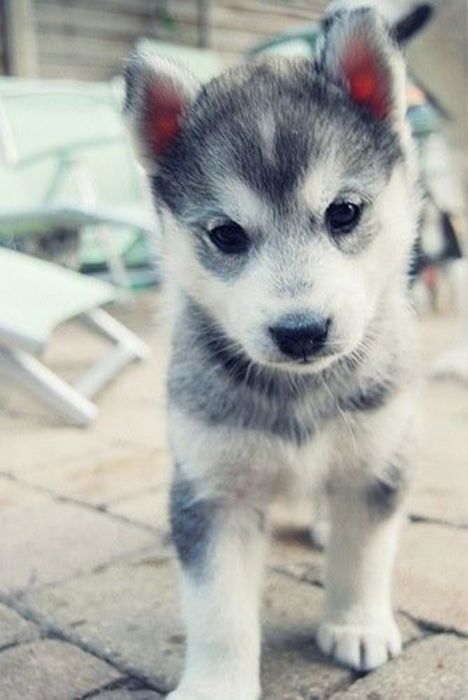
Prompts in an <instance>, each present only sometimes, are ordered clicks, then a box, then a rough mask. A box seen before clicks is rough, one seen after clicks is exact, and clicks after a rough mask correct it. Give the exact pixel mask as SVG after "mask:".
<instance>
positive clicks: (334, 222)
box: [326, 202, 361, 235]
mask: <svg viewBox="0 0 468 700" xmlns="http://www.w3.org/2000/svg"><path fill="white" fill-rule="evenodd" d="M360 218H361V207H360V206H358V205H357V204H353V203H352V202H334V203H333V204H330V206H329V207H328V209H327V213H326V219H327V226H328V230H329V231H330V233H331V234H333V235H341V234H345V233H350V232H351V231H352V230H353V229H354V227H355V226H357V224H358V222H359V219H360Z"/></svg>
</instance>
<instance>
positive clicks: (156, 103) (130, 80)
mask: <svg viewBox="0 0 468 700" xmlns="http://www.w3.org/2000/svg"><path fill="white" fill-rule="evenodd" d="M125 88H126V94H125V107H124V115H125V116H126V119H127V122H128V125H129V127H130V131H131V134H132V137H133V141H134V144H135V147H136V150H137V156H138V158H139V160H140V162H141V164H142V165H143V167H144V168H145V170H146V171H147V172H148V173H149V174H155V173H156V172H157V170H158V167H159V163H160V160H161V158H163V157H164V155H165V153H166V152H167V150H168V149H169V147H170V146H171V144H172V143H173V141H174V140H175V139H176V138H177V135H178V133H179V130H180V125H181V122H182V119H183V118H184V116H185V114H186V112H187V111H188V110H189V109H190V106H191V105H192V103H193V101H194V100H195V97H196V95H197V93H198V91H199V89H200V87H199V84H198V83H197V81H196V80H195V78H194V77H193V76H192V75H191V74H190V73H189V71H187V70H185V69H184V68H183V67H182V66H179V65H178V64H176V63H173V62H172V61H169V60H167V59H165V58H162V57H161V56H156V55H154V54H150V53H142V52H138V53H135V54H134V55H133V56H132V57H131V58H130V60H129V62H128V64H127V66H126V68H125Z"/></svg>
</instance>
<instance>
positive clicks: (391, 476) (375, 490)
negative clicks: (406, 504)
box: [367, 460, 409, 518]
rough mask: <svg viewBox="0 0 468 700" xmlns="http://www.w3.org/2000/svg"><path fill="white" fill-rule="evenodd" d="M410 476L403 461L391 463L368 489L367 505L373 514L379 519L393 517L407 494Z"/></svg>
mask: <svg viewBox="0 0 468 700" xmlns="http://www.w3.org/2000/svg"><path fill="white" fill-rule="evenodd" d="M408 476H409V474H408V467H407V465H405V464H404V463H402V462H401V460H395V461H394V462H392V463H390V464H389V465H388V466H387V467H386V469H385V471H384V473H383V474H382V475H381V476H379V477H377V478H375V479H374V480H373V482H372V483H371V485H370V486H369V488H368V491H367V503H368V506H369V508H370V511H371V513H373V514H374V515H375V516H376V517H378V518H388V517H390V516H391V515H393V513H394V512H395V511H396V510H397V508H398V507H399V506H400V503H401V500H402V499H403V497H404V495H405V493H406V490H407V487H408Z"/></svg>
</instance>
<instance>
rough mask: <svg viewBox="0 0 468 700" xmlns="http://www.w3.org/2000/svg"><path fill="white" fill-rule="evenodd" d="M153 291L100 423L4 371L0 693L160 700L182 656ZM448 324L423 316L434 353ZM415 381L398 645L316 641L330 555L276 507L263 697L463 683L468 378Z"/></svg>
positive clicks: (84, 339) (65, 354) (86, 350)
mask: <svg viewBox="0 0 468 700" xmlns="http://www.w3.org/2000/svg"><path fill="white" fill-rule="evenodd" d="M157 302H158V299H157V294H150V295H147V296H143V297H140V298H139V301H138V303H137V304H136V305H135V306H131V307H128V308H126V309H123V310H121V311H120V312H119V315H120V316H121V317H122V318H123V319H124V320H125V321H126V322H127V323H128V324H129V325H130V326H131V327H133V328H134V329H135V330H136V331H138V332H139V333H140V334H141V335H142V336H143V337H145V338H146V339H147V340H148V342H150V344H151V346H152V347H153V349H154V353H153V355H152V357H151V359H150V360H148V361H147V362H145V363H142V364H140V365H135V366H134V367H132V368H129V369H128V370H127V371H126V372H125V373H124V374H122V375H121V376H120V377H119V378H118V379H117V380H116V381H115V382H114V384H113V385H112V386H111V387H109V388H108V389H107V390H106V391H105V392H104V394H103V395H102V396H101V397H100V400H99V406H100V409H101V411H100V416H99V418H98V419H97V421H96V423H95V425H94V426H93V427H92V428H90V429H87V430H80V429H73V428H70V427H64V426H62V425H60V424H58V423H57V422H56V421H55V420H54V418H53V416H51V415H49V414H47V413H46V412H45V411H43V410H42V409H41V408H40V407H38V406H36V405H35V404H33V403H32V402H31V401H29V399H27V398H26V397H24V396H22V395H20V394H19V393H18V394H17V393H16V392H15V391H14V390H13V389H11V388H9V387H4V386H2V387H0V445H1V456H0V700H85V699H87V698H96V700H157V698H161V697H163V695H164V694H165V692H166V691H167V690H168V689H170V688H171V687H172V686H173V685H174V683H175V681H176V679H177V677H178V674H179V672H180V669H181V663H182V654H183V641H184V639H183V628H182V624H181V619H180V615H179V609H178V602H177V579H176V568H175V565H174V561H173V553H172V551H171V548H170V545H169V543H168V538H167V527H166V517H165V509H166V487H167V483H168V472H169V460H168V453H167V449H166V444H165V437H164V432H165V431H164V389H163V383H162V381H161V376H162V367H163V365H164V359H165V352H164V350H163V348H162V345H163V344H162V343H161V337H160V334H159V333H158V331H157V329H155V328H154V323H153V320H152V319H153V314H154V311H155V309H156V307H157ZM453 328H454V325H453V320H451V319H450V318H446V317H434V318H430V319H428V320H426V321H424V323H423V327H422V331H423V337H424V340H425V347H426V352H425V355H426V359H425V361H426V364H428V365H429V363H430V361H431V359H432V358H433V357H434V356H435V355H437V353H438V352H439V350H441V349H442V348H444V347H445V345H446V343H447V342H448V341H449V340H450V338H451V335H452V333H453ZM77 349H79V351H77ZM101 349H102V348H101V345H100V341H99V342H98V341H94V340H91V339H89V337H88V336H87V335H86V333H85V332H84V331H83V330H82V329H80V328H79V327H78V326H74V325H70V326H68V327H66V328H64V329H63V330H62V331H61V332H60V333H59V334H58V335H57V337H56V339H55V342H54V343H53V344H52V346H51V348H50V354H49V361H50V363H51V364H52V365H53V366H54V367H55V368H57V369H59V370H60V371H61V372H62V373H63V374H65V375H67V376H73V375H74V374H76V373H77V372H79V370H80V368H81V363H83V364H85V363H86V360H87V358H92V357H93V356H94V357H95V356H96V354H97V353H99V352H101ZM77 357H79V358H80V360H79V362H80V364H78V362H77V359H76V358H77ZM424 396H425V399H424V400H425V408H426V425H427V431H426V434H427V440H426V444H425V447H424V450H423V455H422V457H421V470H420V474H419V478H418V482H417V485H416V488H415V490H414V493H413V495H412V499H411V507H410V513H411V518H410V522H409V523H408V525H407V526H406V529H405V532H404V536H403V541H402V545H401V551H400V556H399V561H398V567H397V573H396V585H395V604H396V606H397V608H398V611H399V612H398V617H399V622H400V625H401V628H402V630H403V633H404V640H405V651H404V653H403V655H402V656H401V657H400V658H399V659H397V660H394V661H392V662H390V663H389V664H387V665H386V666H385V667H383V668H381V669H379V670H377V671H375V672H374V673H370V674H368V675H365V676H358V675H356V674H353V673H351V672H350V671H348V670H346V669H343V668H340V667H338V666H335V665H333V664H330V663H329V662H328V661H327V660H326V659H324V658H323V657H322V656H321V655H320V653H319V652H318V650H317V648H316V647H315V644H314V641H313V638H314V631H315V628H316V625H317V621H318V615H319V609H320V604H321V601H322V598H323V590H322V555H321V554H320V553H319V552H317V551H315V550H313V549H312V548H311V546H310V545H309V543H308V539H307V536H306V530H305V528H306V522H305V521H304V520H303V519H301V517H300V515H299V514H298V515H296V516H294V518H292V519H291V520H290V521H289V522H288V521H287V520H283V521H282V522H281V523H278V528H277V535H276V536H275V539H274V543H273V547H272V550H271V555H270V561H269V569H268V574H267V577H266V591H265V600H264V612H263V617H264V655H263V686H264V698H265V700H324V699H325V698H334V699H338V698H339V699H340V700H351V699H355V698H356V699H357V698H362V699H365V700H431V699H432V700H462V698H468V386H461V385H457V384H456V383H451V382H428V383H427V385H426V388H425V394H424ZM220 700H223V699H222V698H220ZM239 700H243V699H242V698H239Z"/></svg>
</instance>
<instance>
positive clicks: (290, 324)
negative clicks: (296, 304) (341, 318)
mask: <svg viewBox="0 0 468 700" xmlns="http://www.w3.org/2000/svg"><path fill="white" fill-rule="evenodd" d="M330 323H331V320H330V319H329V318H327V317H326V316H322V315H321V314H314V315H313V316H311V315H308V316H307V317H304V318H302V317H301V319H297V318H294V317H291V318H285V319H283V320H282V322H281V323H280V324H279V325H277V326H271V327H270V328H269V331H270V334H271V336H272V338H273V340H274V341H275V343H276V345H277V346H278V347H279V349H280V350H281V352H282V353H284V354H285V355H289V357H293V358H294V359H299V358H301V359H303V360H307V359H308V358H309V357H310V356H311V355H315V354H316V353H317V352H319V351H320V350H321V349H322V348H323V346H324V345H325V341H326V339H327V335H328V329H329V328H330Z"/></svg>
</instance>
